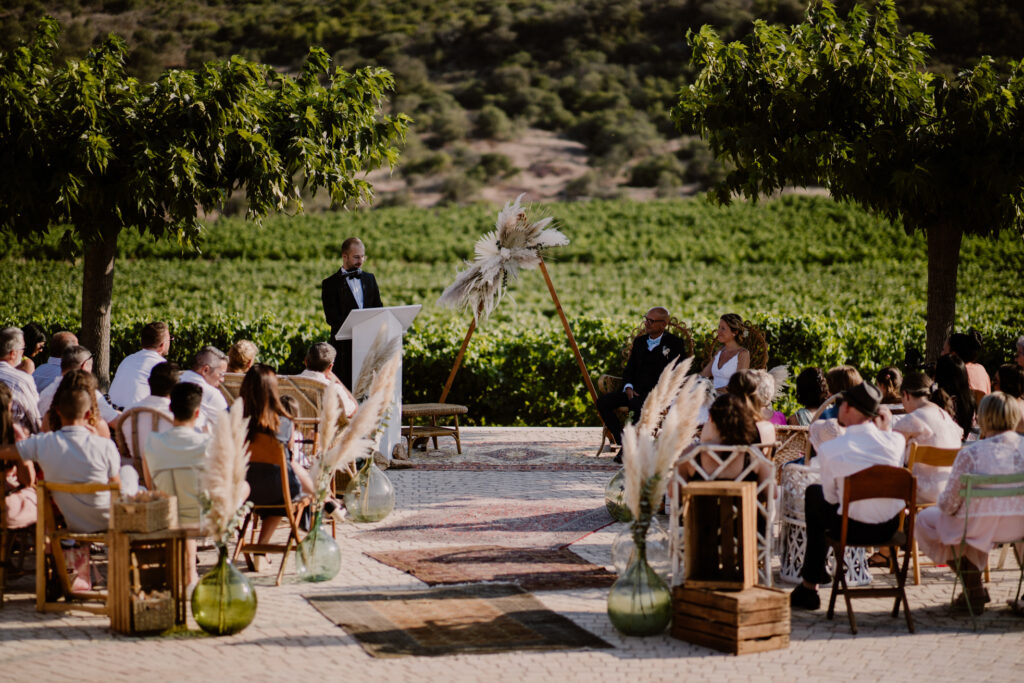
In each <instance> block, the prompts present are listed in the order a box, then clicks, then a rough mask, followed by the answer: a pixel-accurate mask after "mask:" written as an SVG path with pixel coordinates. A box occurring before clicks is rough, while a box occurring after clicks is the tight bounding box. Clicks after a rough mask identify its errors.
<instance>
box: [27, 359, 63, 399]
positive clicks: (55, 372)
mask: <svg viewBox="0 0 1024 683" xmlns="http://www.w3.org/2000/svg"><path fill="white" fill-rule="evenodd" d="M58 377H60V357H59V356H58V357H57V358H54V357H53V356H50V357H49V358H47V359H46V362H45V363H43V364H42V365H40V366H39V367H38V368H36V371H35V372H33V373H32V381H34V382H35V383H36V391H39V392H41V391H42V390H43V389H45V388H46V387H47V386H48V385H49V384H50V382H52V381H54V380H55V379H57V378H58Z"/></svg>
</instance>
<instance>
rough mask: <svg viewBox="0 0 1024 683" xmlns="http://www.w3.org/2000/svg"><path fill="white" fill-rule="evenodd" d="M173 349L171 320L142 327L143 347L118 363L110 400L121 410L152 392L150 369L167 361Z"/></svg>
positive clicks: (111, 384) (111, 385)
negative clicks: (169, 326)
mask: <svg viewBox="0 0 1024 683" xmlns="http://www.w3.org/2000/svg"><path fill="white" fill-rule="evenodd" d="M170 350H171V331H170V329H168V327H167V323H161V322H156V323H149V324H148V325H146V326H145V327H143V328H142V348H141V349H140V350H138V351H136V352H135V353H133V354H131V355H130V356H127V357H126V358H125V359H124V360H123V361H121V364H120V365H118V366H117V372H116V373H115V374H114V380H113V381H112V382H111V383H110V400H111V401H112V402H113V403H114V405H116V406H118V407H120V408H121V409H124V408H127V407H129V406H133V405H135V404H136V403H138V402H139V401H141V400H142V399H144V398H146V396H148V395H149V383H148V382H147V381H146V380H148V379H149V372H150V370H152V369H153V366H154V365H156V364H157V363H163V362H164V357H165V356H167V352H168V351H170Z"/></svg>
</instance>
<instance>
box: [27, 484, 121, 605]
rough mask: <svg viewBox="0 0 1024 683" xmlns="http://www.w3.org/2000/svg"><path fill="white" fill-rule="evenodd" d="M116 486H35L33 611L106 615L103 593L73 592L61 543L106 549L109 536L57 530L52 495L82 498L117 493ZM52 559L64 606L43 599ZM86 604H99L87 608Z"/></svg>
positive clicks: (60, 603)
mask: <svg viewBox="0 0 1024 683" xmlns="http://www.w3.org/2000/svg"><path fill="white" fill-rule="evenodd" d="M117 488H118V487H117V484H59V483H55V482H49V481H42V480H40V481H39V482H37V483H36V495H37V497H38V500H37V504H38V516H37V518H36V611H37V612H66V611H68V610H73V609H77V610H82V611H85V612H92V613H94V614H107V613H108V612H107V592H106V591H74V590H72V586H71V580H70V579H69V577H68V568H67V563H66V562H65V560H64V552H63V548H62V546H61V541H64V540H72V541H75V542H76V543H85V544H89V543H103V544H105V545H108V546H109V532H108V531H101V532H95V533H76V532H73V531H68V530H67V529H58V528H57V517H56V514H55V505H54V503H53V499H52V495H51V494H52V493H69V494H75V495H83V494H90V493H100V492H102V491H117ZM47 556H49V557H51V558H52V561H53V571H54V574H56V578H57V582H58V585H59V586H60V590H61V593H62V596H63V597H64V600H65V602H54V601H49V600H47V598H46V558H47ZM86 601H91V602H93V603H97V602H98V603H100V604H88V602H86Z"/></svg>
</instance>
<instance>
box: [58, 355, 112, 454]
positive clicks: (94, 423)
mask: <svg viewBox="0 0 1024 683" xmlns="http://www.w3.org/2000/svg"><path fill="white" fill-rule="evenodd" d="M54 384H55V385H56V386H57V390H56V391H55V392H54V394H53V401H52V402H51V403H50V409H49V410H47V411H46V414H45V415H43V426H42V430H41V431H43V432H56V431H57V430H59V429H61V428H62V427H63V426H64V420H62V419H61V416H60V411H58V410H57V405H58V404H59V403H60V401H61V396H62V395H64V394H66V393H69V392H72V391H77V390H78V389H83V390H85V391H88V392H89V396H90V406H89V417H88V418H87V419H86V425H85V427H86V429H88V430H89V431H90V432H92V433H93V434H95V435H97V436H101V437H103V438H104V439H109V438H110V425H109V424H108V423H107V421H106V420H104V419H103V418H102V417H101V415H100V404H99V400H98V399H97V396H102V394H100V392H99V382H98V381H97V380H96V375H94V374H92V373H91V372H88V371H86V370H82V369H78V370H69V371H67V372H66V373H64V375H63V376H61V378H60V381H59V382H54Z"/></svg>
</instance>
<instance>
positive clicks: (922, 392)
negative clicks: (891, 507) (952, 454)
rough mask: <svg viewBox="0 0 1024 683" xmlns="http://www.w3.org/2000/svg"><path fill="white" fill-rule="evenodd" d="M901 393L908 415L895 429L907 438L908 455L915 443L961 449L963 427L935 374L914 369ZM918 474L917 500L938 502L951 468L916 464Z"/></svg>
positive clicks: (901, 418)
mask: <svg viewBox="0 0 1024 683" xmlns="http://www.w3.org/2000/svg"><path fill="white" fill-rule="evenodd" d="M900 392H901V399H902V401H903V409H904V410H906V413H907V414H906V415H901V416H899V417H898V418H896V420H895V422H893V425H892V428H893V431H896V432H899V433H900V434H902V435H903V438H905V439H906V440H907V456H908V457H909V455H910V446H911V445H912V444H918V445H920V446H935V447H936V448H960V442H961V441H962V440H963V430H962V429H960V425H958V424H957V423H956V422H954V420H953V418H952V416H951V415H950V414H949V412H947V409H946V406H947V403H946V402H947V401H948V397H947V396H946V394H945V392H943V391H942V389H939V387H938V385H937V384H935V383H934V382H932V379H931V377H929V376H928V375H926V374H924V373H923V372H912V373H910V374H909V375H907V376H906V377H905V378H904V379H903V384H902V386H901V389H900ZM914 476H915V477H917V502H918V503H934V502H935V501H936V500H938V497H939V492H940V491H942V489H943V488H945V486H946V479H947V478H948V477H949V468H948V467H932V466H931V465H914Z"/></svg>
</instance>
